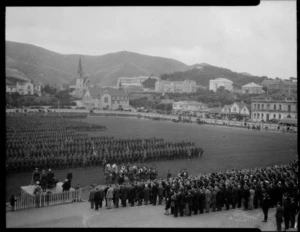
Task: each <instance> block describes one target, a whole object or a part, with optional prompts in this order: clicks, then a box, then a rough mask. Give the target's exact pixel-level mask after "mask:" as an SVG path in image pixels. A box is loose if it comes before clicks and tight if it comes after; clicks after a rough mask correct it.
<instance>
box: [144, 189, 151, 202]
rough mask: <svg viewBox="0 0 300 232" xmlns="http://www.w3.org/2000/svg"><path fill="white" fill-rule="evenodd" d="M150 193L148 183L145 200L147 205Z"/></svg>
mask: <svg viewBox="0 0 300 232" xmlns="http://www.w3.org/2000/svg"><path fill="white" fill-rule="evenodd" d="M149 194H150V189H149V188H148V185H146V186H145V188H144V202H145V205H148V201H149Z"/></svg>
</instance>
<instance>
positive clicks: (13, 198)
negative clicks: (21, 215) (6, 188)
mask: <svg viewBox="0 0 300 232" xmlns="http://www.w3.org/2000/svg"><path fill="white" fill-rule="evenodd" d="M16 201H17V200H16V198H15V195H11V197H10V206H11V211H14V210H15V203H16Z"/></svg>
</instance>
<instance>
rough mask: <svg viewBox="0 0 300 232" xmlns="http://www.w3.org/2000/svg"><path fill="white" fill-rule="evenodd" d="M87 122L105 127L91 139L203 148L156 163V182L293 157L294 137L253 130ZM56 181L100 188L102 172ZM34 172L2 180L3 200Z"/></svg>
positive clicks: (78, 172)
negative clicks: (195, 155) (183, 172)
mask: <svg viewBox="0 0 300 232" xmlns="http://www.w3.org/2000/svg"><path fill="white" fill-rule="evenodd" d="M83 121H86V122H89V123H97V124H101V125H105V126H107V128H108V129H107V131H98V132H82V133H89V134H90V135H91V136H96V135H97V136H99V135H103V136H114V137H115V138H138V137H141V138H148V137H157V138H164V139H165V140H167V141H168V140H169V141H178V140H186V141H193V142H195V143H196V144H197V145H199V146H202V148H203V149H204V154H203V157H202V158H201V159H193V160H168V161H162V162H158V163H156V164H155V165H156V167H157V168H158V172H159V176H158V177H159V178H165V177H166V175H167V171H168V170H170V171H171V173H172V175H173V176H175V175H177V174H178V172H179V171H180V169H182V168H186V169H187V170H188V172H189V174H190V175H194V174H197V173H200V172H201V173H203V172H218V171H224V170H226V169H232V168H236V169H243V168H255V167H267V166H272V165H275V164H285V163H288V162H289V161H291V160H293V159H295V158H296V156H297V135H296V134H287V133H276V132H265V131H253V130H248V129H244V128H231V127H223V126H213V125H197V124H190V123H174V122H171V121H153V120H147V119H138V118H124V117H105V116H104V117H101V116H94V117H88V118H86V119H83ZM53 171H54V173H55V177H56V178H57V179H58V180H60V181H63V180H64V179H65V177H66V174H67V173H68V172H70V171H71V172H72V173H73V181H72V185H73V186H75V185H77V184H79V185H80V186H81V187H85V186H88V185H90V184H92V183H95V184H103V183H104V175H103V168H102V167H86V168H76V169H65V170H53ZM31 175H32V173H22V174H20V173H19V174H7V175H6V199H7V201H8V199H9V197H10V196H11V194H19V193H20V186H24V185H29V184H30V181H31Z"/></svg>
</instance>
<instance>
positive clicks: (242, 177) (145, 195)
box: [90, 160, 299, 229]
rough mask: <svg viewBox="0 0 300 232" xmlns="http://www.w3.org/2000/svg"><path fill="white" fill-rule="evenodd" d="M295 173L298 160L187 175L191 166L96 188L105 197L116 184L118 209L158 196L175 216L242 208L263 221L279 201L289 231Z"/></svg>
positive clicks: (296, 198) (292, 221)
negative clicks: (256, 212) (255, 212)
mask: <svg viewBox="0 0 300 232" xmlns="http://www.w3.org/2000/svg"><path fill="white" fill-rule="evenodd" d="M297 176H298V161H297V160H295V161H292V162H290V163H289V164H285V165H275V166H272V167H267V168H254V169H242V170H236V169H232V170H226V171H220V172H217V173H206V174H199V175H197V176H189V175H188V173H187V170H182V171H181V172H180V173H179V174H178V175H177V176H176V177H171V174H170V173H169V172H168V176H167V179H159V180H158V179H155V180H147V181H135V182H134V183H132V184H131V183H124V184H121V185H118V184H115V185H106V186H97V187H95V188H93V191H96V192H97V191H99V192H101V194H100V195H102V196H103V199H105V196H106V194H107V189H109V188H112V189H113V190H112V192H113V193H114V191H115V192H116V193H115V195H113V198H112V199H113V202H114V205H115V207H119V200H121V203H122V205H123V207H125V206H126V202H128V203H129V204H130V206H134V205H142V204H143V203H144V204H145V205H146V204H148V203H150V204H153V205H156V203H157V200H158V204H161V203H162V202H163V199H164V202H165V204H166V206H165V210H166V212H165V214H166V215H170V214H171V215H174V217H178V215H180V216H184V215H187V216H191V215H192V214H194V215H197V214H198V213H200V214H203V213H204V212H206V213H209V212H210V211H213V212H215V211H221V210H222V209H225V210H230V209H235V208H241V207H243V208H244V210H252V209H257V208H261V209H262V211H263V215H264V218H263V222H267V220H268V211H269V208H273V207H275V206H276V205H277V204H278V203H279V204H281V205H283V216H282V217H283V219H284V221H285V228H286V229H288V228H289V227H294V225H295V217H296V214H297V212H298V210H299V195H298V188H297ZM91 199H93V198H91ZM91 199H90V200H91ZM101 199H102V198H100V200H101ZM103 199H102V200H103ZM102 200H101V202H102ZM106 200H107V199H106ZM298 215H299V214H298Z"/></svg>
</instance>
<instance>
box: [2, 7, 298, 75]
mask: <svg viewBox="0 0 300 232" xmlns="http://www.w3.org/2000/svg"><path fill="white" fill-rule="evenodd" d="M296 28H297V26H296V1H262V2H261V3H260V5H258V6H251V7H237V6H235V7H7V8H6V40H9V41H15V42H22V43H29V44H33V45H37V46H40V47H43V48H45V49H48V50H51V51H54V52H58V53H61V54H83V55H103V54H107V53H113V52H118V51H131V52H137V53H140V54H145V55H151V56H161V57H166V58H173V59H176V60H179V61H181V62H183V63H185V64H187V65H192V64H196V63H208V64H211V65H215V66H219V67H223V68H229V69H231V70H232V71H235V72H247V73H250V74H252V75H257V76H268V77H271V78H275V77H280V78H284V79H287V78H289V77H291V76H293V77H297V37H296Z"/></svg>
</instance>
